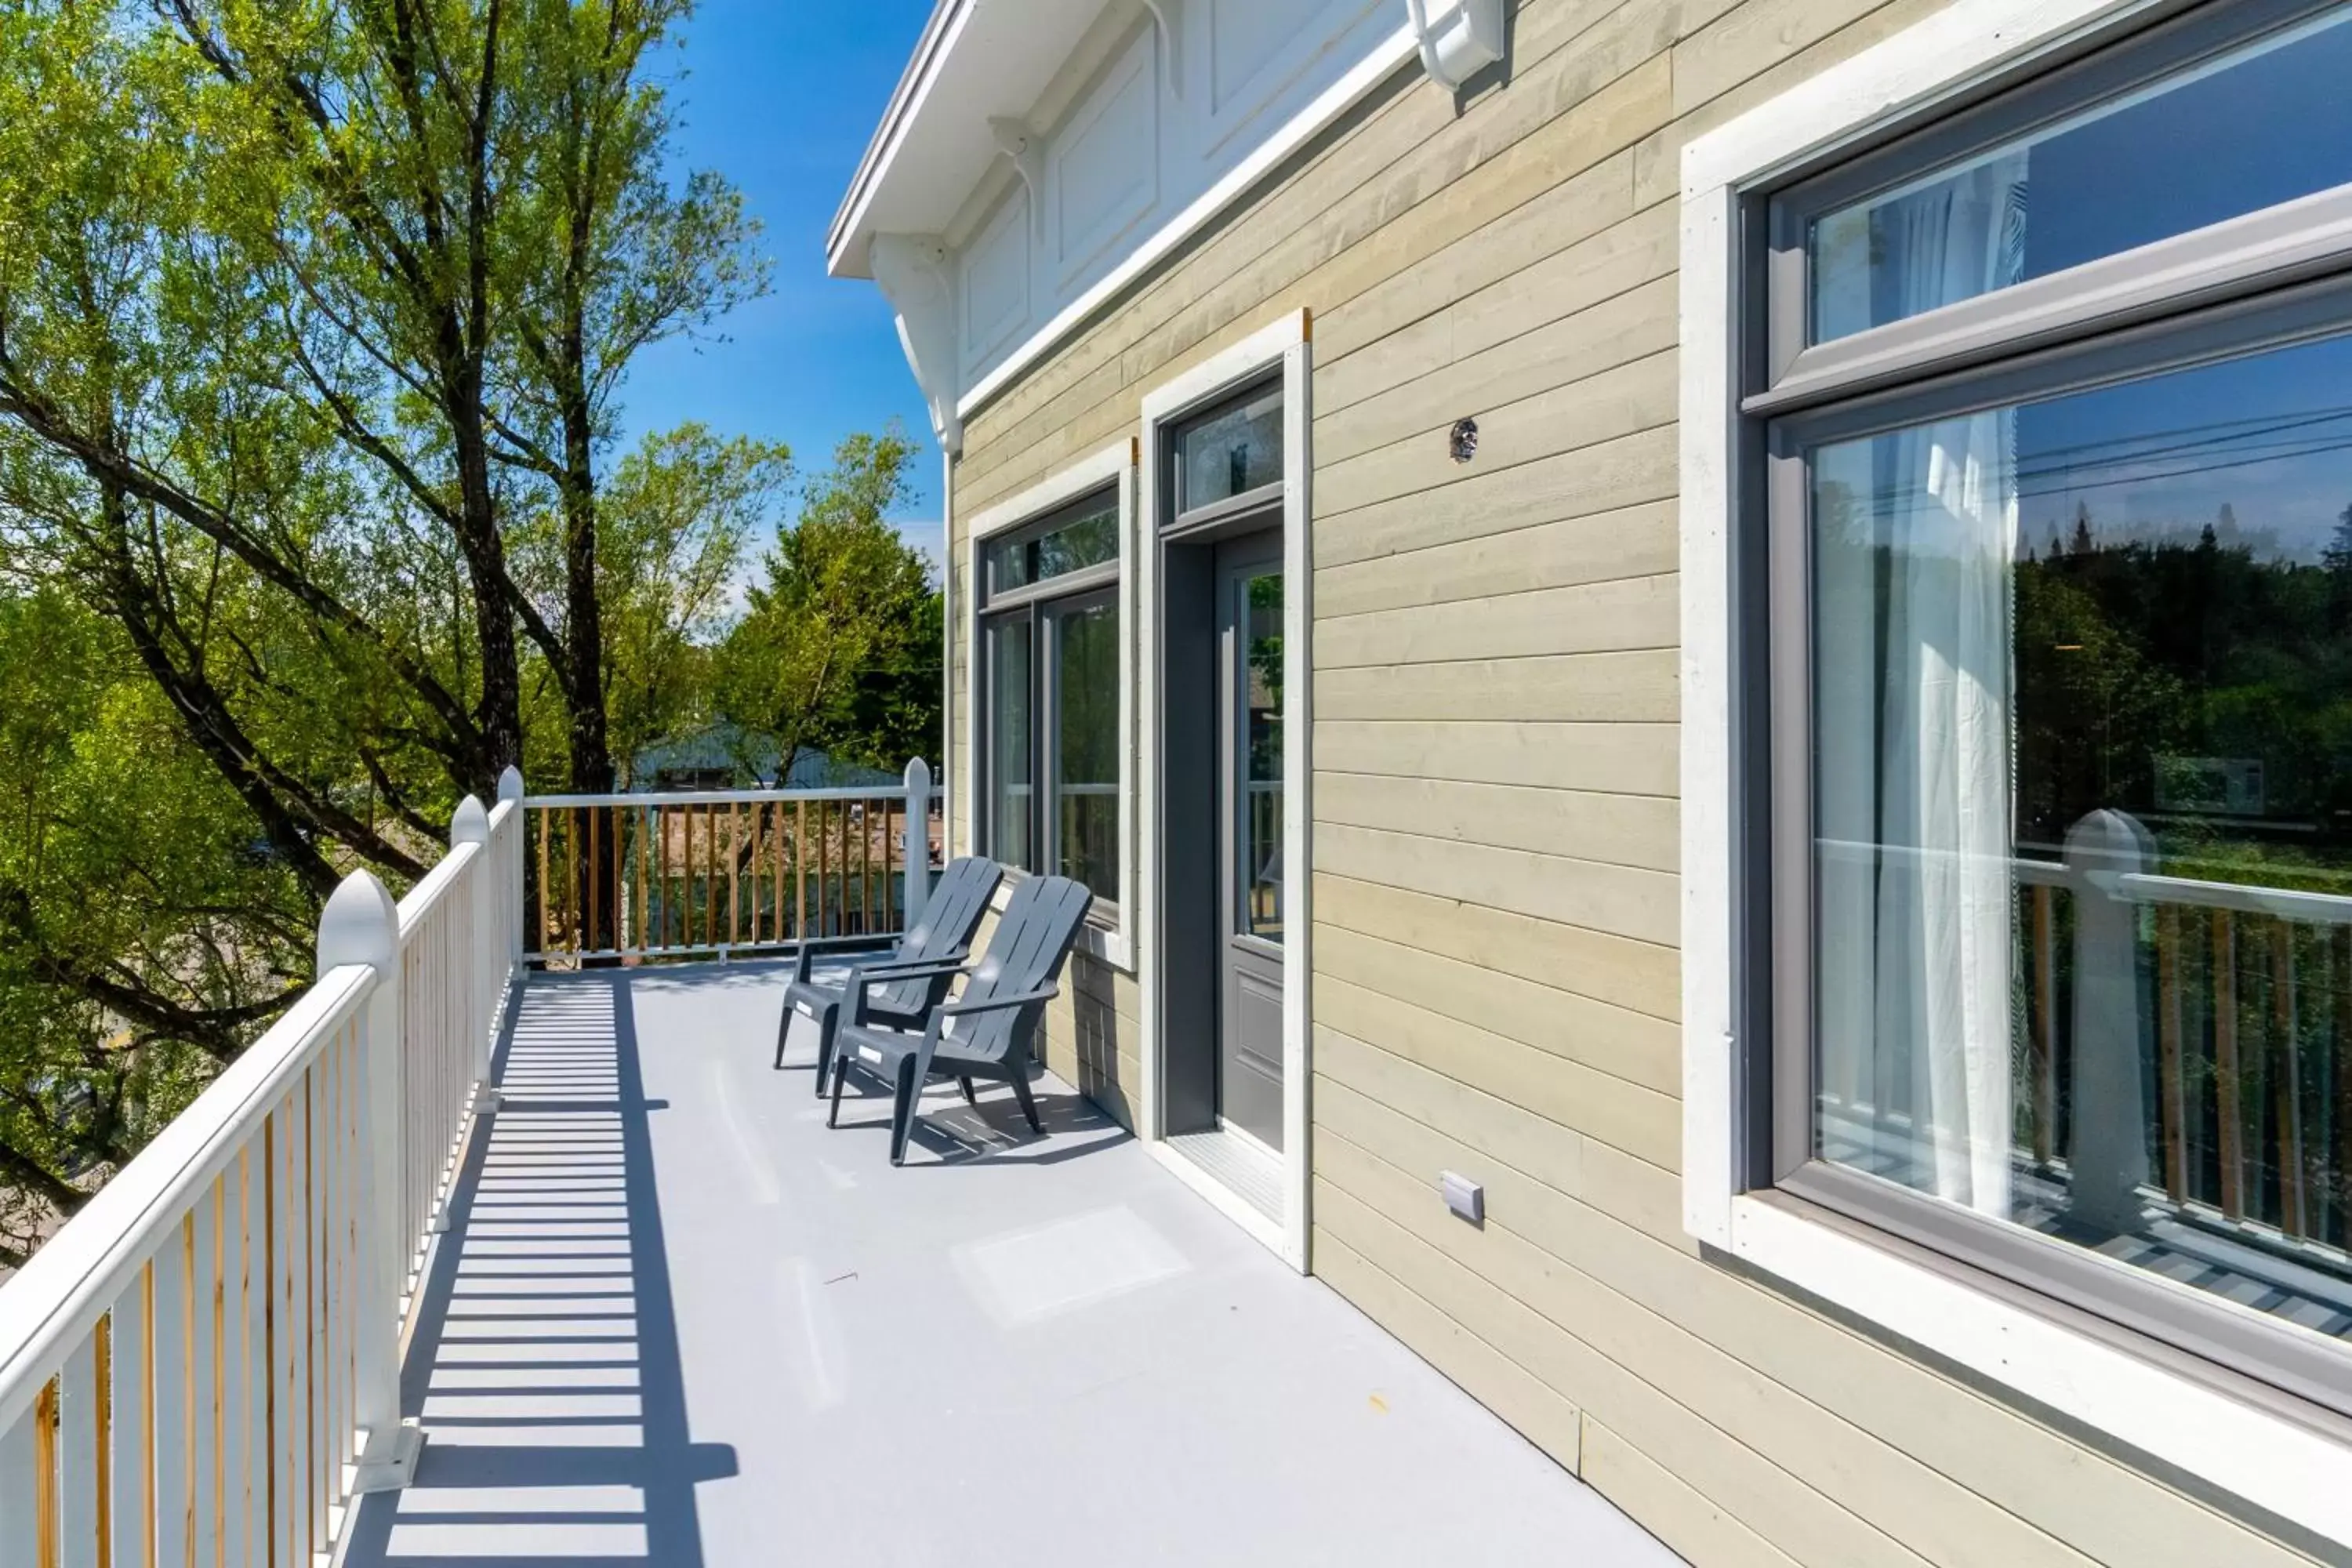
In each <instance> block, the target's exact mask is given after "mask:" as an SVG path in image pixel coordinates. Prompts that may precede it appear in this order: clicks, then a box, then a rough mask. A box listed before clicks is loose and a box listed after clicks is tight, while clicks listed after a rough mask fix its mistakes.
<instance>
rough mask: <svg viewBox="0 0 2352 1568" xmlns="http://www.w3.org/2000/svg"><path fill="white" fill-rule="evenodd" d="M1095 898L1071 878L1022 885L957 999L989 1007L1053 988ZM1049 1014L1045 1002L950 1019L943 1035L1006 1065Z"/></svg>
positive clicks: (967, 1050) (1036, 879)
mask: <svg viewBox="0 0 2352 1568" xmlns="http://www.w3.org/2000/svg"><path fill="white" fill-rule="evenodd" d="M1094 897H1095V896H1094V894H1092V893H1090V892H1088V891H1087V888H1086V885H1085V884H1084V883H1082V882H1075V881H1072V880H1071V879H1069V878H1067V877H1031V878H1028V879H1025V880H1024V881H1023V882H1022V883H1021V885H1020V886H1019V887H1017V888H1015V889H1013V897H1012V898H1011V899H1010V900H1006V902H1005V906H1004V913H1003V915H1002V916H1000V917H999V918H998V920H997V922H996V929H995V930H994V931H992V932H990V933H989V938H988V951H987V952H985V953H984V954H982V957H981V961H980V963H979V966H978V967H977V968H975V969H974V970H973V971H972V973H971V979H970V980H968V981H966V982H965V983H964V988H963V993H962V994H961V995H960V996H958V997H957V998H956V1000H957V1001H958V1002H985V1001H987V1000H989V999H990V998H991V997H994V996H1017V995H1019V994H1022V993H1023V992H1026V991H1041V990H1043V989H1045V987H1046V986H1047V985H1049V984H1053V982H1054V980H1055V977H1056V976H1057V975H1059V974H1060V973H1061V972H1062V964H1063V963H1064V962H1065V961H1066V960H1067V959H1068V957H1069V956H1070V949H1071V948H1072V947H1074V946H1076V944H1077V940H1078V928H1079V927H1080V926H1081V925H1083V924H1085V923H1086V918H1087V906H1088V905H1090V904H1092V903H1093V902H1094ZM1044 1014H1045V1004H1044V1003H1043V1002H1030V1003H1026V1004H1024V1005H1022V1006H1019V1007H1008V1008H1006V1009H1004V1010H1003V1012H997V1013H978V1014H971V1015H966V1016H960V1017H954V1018H950V1019H949V1020H948V1021H947V1024H946V1026H945V1027H944V1028H943V1029H942V1031H941V1032H942V1034H943V1035H944V1037H946V1038H948V1039H951V1040H953V1041H954V1042H955V1046H956V1049H957V1050H959V1051H962V1052H965V1053H967V1054H969V1055H971V1056H976V1057H991V1058H997V1059H999V1060H1002V1059H1003V1058H1004V1057H1005V1056H1006V1055H1007V1054H1008V1053H1010V1052H1011V1051H1013V1049H1014V1048H1015V1047H1022V1048H1025V1047H1027V1044H1028V1042H1029V1040H1030V1038H1031V1037H1032V1036H1033V1035H1034V1033H1035V1031H1036V1027H1037V1020H1038V1019H1039V1018H1040V1017H1041V1016H1043V1015H1044Z"/></svg>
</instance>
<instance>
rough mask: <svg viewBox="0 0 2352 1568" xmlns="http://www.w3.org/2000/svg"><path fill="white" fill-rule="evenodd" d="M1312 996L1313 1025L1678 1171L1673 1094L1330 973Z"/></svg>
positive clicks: (1677, 1109) (1678, 1115) (1678, 1110)
mask: <svg viewBox="0 0 2352 1568" xmlns="http://www.w3.org/2000/svg"><path fill="white" fill-rule="evenodd" d="M1315 992H1316V995H1315V1016H1316V1021H1317V1022H1318V1024H1319V1025H1321V1026H1322V1027H1324V1028H1325V1029H1328V1030H1336V1031H1337V1032H1339V1034H1342V1035H1347V1036H1349V1037H1353V1038H1354V1039H1357V1040H1360V1041H1361V1042H1363V1043H1364V1044H1366V1045H1369V1046H1372V1047H1377V1048H1379V1049H1381V1050H1385V1051H1387V1052H1388V1053H1390V1054H1391V1056H1396V1057H1401V1058H1403V1059H1405V1060H1406V1061H1409V1062H1412V1063H1414V1064H1415V1065H1417V1066H1420V1067H1423V1068H1428V1069H1429V1070H1430V1071H1431V1072H1434V1073H1440V1074H1443V1075H1444V1076H1445V1077H1447V1078H1450V1079H1453V1080H1454V1082H1456V1083H1458V1084H1462V1085H1464V1086H1465V1087H1467V1088H1471V1089H1477V1090H1479V1091H1480V1092H1482V1093H1485V1094H1487V1095H1491V1096H1493V1097H1494V1098H1495V1099H1496V1100H1505V1101H1507V1102H1508V1103H1510V1104H1512V1105H1517V1106H1523V1107H1525V1108H1526V1109H1527V1110H1531V1111H1533V1112H1535V1113H1536V1114H1537V1115H1538V1116H1541V1117H1543V1118H1544V1119H1545V1120H1547V1121H1556V1122H1558V1123H1559V1124H1560V1125H1561V1126H1563V1127H1571V1128H1574V1129H1575V1130H1577V1131H1580V1132H1581V1133H1583V1134H1584V1135H1585V1137H1586V1138H1588V1139H1598V1140H1600V1141H1601V1142H1603V1143H1607V1144H1609V1145H1611V1146H1612V1148H1617V1149H1622V1150H1623V1151H1624V1152H1626V1153H1628V1154H1632V1155H1634V1156H1636V1157H1637V1158H1640V1159H1643V1160H1647V1161H1649V1162H1650V1163H1652V1164H1654V1165H1660V1166H1664V1167H1665V1168H1666V1169H1668V1170H1673V1169H1677V1168H1678V1166H1679V1161H1680V1158H1681V1149H1682V1107H1681V1105H1680V1103H1679V1102H1677V1101H1676V1100H1675V1099H1674V1098H1673V1097H1672V1096H1671V1095H1664V1094H1660V1093H1659V1092H1658V1091H1657V1090H1655V1089H1643V1087H1642V1086H1641V1085H1639V1084H1636V1083H1633V1082H1630V1081H1628V1080H1627V1079H1621V1078H1618V1077H1616V1076H1614V1075H1613V1074H1610V1073H1605V1072H1601V1071H1600V1070H1598V1069H1597V1068H1589V1067H1586V1066H1584V1065H1583V1064H1582V1063H1581V1062H1577V1061H1573V1060H1570V1058H1565V1057H1559V1056H1555V1055H1553V1054H1552V1053H1551V1052H1549V1051H1547V1050H1544V1049H1542V1048H1541V1047H1536V1046H1528V1045H1522V1044H1521V1043H1520V1042H1518V1041H1517V1040H1512V1039H1507V1038H1505V1037H1502V1036H1500V1035H1496V1034H1490V1033H1488V1032H1487V1031H1486V1030H1485V1029H1479V1028H1474V1027H1472V1026H1469V1025H1466V1024H1463V1023H1460V1022H1458V1021H1456V1020H1454V1019H1452V1018H1448V1017H1446V1016H1444V1015H1442V1014H1438V1013H1433V1012H1431V1011H1429V1010H1428V1009H1426V1008H1423V1007H1415V1006H1412V1005H1410V1004H1407V1003H1402V1002H1399V1001H1397V1000H1395V999H1394V998H1392V997H1388V996H1383V995H1381V994H1380V993H1379V992H1377V991H1370V990H1367V989H1365V988H1364V987H1362V986H1360V985H1351V984H1349V983H1347V982H1346V981H1343V980H1340V979H1339V978H1338V977H1337V976H1336V975H1330V974H1318V975H1317V977H1316V982H1315Z"/></svg>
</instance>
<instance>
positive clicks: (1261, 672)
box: [1235, 570, 1282, 942]
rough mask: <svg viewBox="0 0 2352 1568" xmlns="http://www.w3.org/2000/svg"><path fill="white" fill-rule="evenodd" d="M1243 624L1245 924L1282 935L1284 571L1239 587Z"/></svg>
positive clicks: (1255, 931)
mask: <svg viewBox="0 0 2352 1568" xmlns="http://www.w3.org/2000/svg"><path fill="white" fill-rule="evenodd" d="M1238 588H1239V593H1240V595H1241V603H1240V605H1238V606H1237V610H1238V620H1239V624H1240V626H1241V628H1242V632H1241V637H1242V655H1243V657H1242V670H1241V681H1242V692H1241V731H1242V732H1241V733H1240V734H1239V735H1238V736H1236V737H1235V745H1236V750H1237V751H1238V752H1240V755H1239V756H1238V757H1237V758H1236V761H1237V763H1239V771H1240V773H1241V774H1242V780H1241V783H1242V802H1241V814H1242V836H1241V837H1242V864H1241V876H1240V879H1239V882H1240V887H1241V889H1242V908H1241V911H1240V912H1241V929H1242V931H1244V932H1245V933H1247V934H1248V935H1251V936H1259V937H1264V938H1265V939H1266V940H1267V941H1269V942H1280V941H1281V940H1282V574H1281V572H1280V571H1279V570H1276V571H1270V572H1263V573H1260V574H1256V575H1255V576H1250V577H1244V578H1243V579H1242V581H1241V583H1240V584H1239V585H1238Z"/></svg>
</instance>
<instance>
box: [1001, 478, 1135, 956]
mask: <svg viewBox="0 0 2352 1568" xmlns="http://www.w3.org/2000/svg"><path fill="white" fill-rule="evenodd" d="M1106 510H1108V512H1109V514H1110V515H1111V516H1112V518H1113V519H1115V520H1116V519H1117V518H1118V515H1119V502H1118V486H1117V485H1116V484H1111V485H1106V486H1102V487H1099V488H1097V489H1091V490H1088V491H1087V493H1086V494H1085V495H1082V496H1080V497H1078V498H1077V499H1076V500H1071V501H1067V502H1065V503H1064V504H1063V505H1061V506H1057V507H1055V509H1054V510H1051V511H1049V512H1046V513H1045V514H1044V515H1043V516H1040V517H1038V518H1035V519H1033V520H1032V521H1028V522H1024V523H1023V524H1021V525H1020V526H1019V527H1018V528H1013V529H1007V530H1006V531H1003V532H1002V533H996V534H991V535H989V536H988V537H986V538H984V539H982V540H980V541H979V542H977V547H976V548H975V549H974V551H973V568H974V569H973V577H974V579H975V589H976V592H975V595H974V603H973V605H972V650H971V651H972V658H973V661H974V662H975V664H976V665H977V666H978V668H979V679H978V680H977V682H976V683H975V685H974V691H975V693H976V694H977V696H978V697H979V699H980V700H978V701H977V702H975V703H974V704H973V705H972V706H973V715H972V719H973V735H972V745H973V747H974V751H973V753H972V754H973V761H974V772H975V774H976V775H977V778H978V781H979V790H978V793H979V795H980V799H979V801H978V802H977V803H976V810H975V812H974V815H973V821H974V823H975V825H976V826H977V827H978V830H979V832H978V837H979V846H980V852H981V853H982V854H983V855H988V856H992V857H996V858H999V859H1000V860H1002V856H1001V855H999V854H998V849H997V845H998V843H999V841H1000V840H999V837H998V823H997V810H996V804H997V799H998V791H997V787H996V786H997V760H996V748H995V746H994V744H993V743H992V742H993V735H992V730H993V728H994V725H995V714H996V693H997V679H998V674H999V672H998V670H997V668H996V661H995V659H994V658H992V656H991V654H990V652H989V648H990V641H989V632H990V630H991V629H992V627H994V626H1002V625H1003V624H1005V623H1007V622H1010V621H1025V622H1026V623H1027V624H1028V626H1029V666H1030V669H1029V693H1028V696H1029V702H1030V710H1029V777H1030V779H1031V781H1032V782H1031V785H1030V796H1029V831H1030V840H1029V841H1030V843H1031V845H1032V846H1033V847H1034V850H1035V858H1036V860H1037V865H1036V866H1034V867H1027V866H1015V865H1013V864H1012V863H1011V862H1009V861H1006V862H1004V868H1005V870H1006V871H1007V872H1008V873H1010V874H1012V875H1013V876H1014V877H1022V876H1029V875H1034V874H1037V873H1038V872H1039V871H1040V870H1041V869H1045V868H1050V867H1051V864H1052V860H1053V857H1054V853H1055V849H1054V847H1055V844H1056V843H1057V842H1058V841H1059V840H1058V837H1057V835H1058V831H1059V828H1060V826H1061V825H1060V824H1059V823H1058V822H1057V821H1056V820H1055V816H1056V812H1057V806H1058V800H1059V795H1058V793H1057V791H1056V788H1055V773H1054V772H1053V771H1050V770H1057V769H1058V768H1059V767H1060V765H1061V738H1060V733H1059V730H1060V715H1061V710H1062V694H1061V691H1060V689H1059V684H1058V682H1059V678H1058V676H1057V675H1056V673H1055V663H1056V660H1055V654H1056V653H1057V651H1058V642H1059V629H1060V625H1061V622H1062V620H1063V618H1064V617H1066V616H1069V615H1071V614H1073V613H1075V612H1077V611H1081V610H1087V609H1092V608H1094V607H1096V606H1097V605H1105V604H1108V605H1109V606H1110V608H1111V613H1112V614H1113V615H1114V616H1117V615H1118V614H1119V596H1118V579H1119V557H1118V555H1113V556H1112V557H1111V558H1110V559H1109V560H1108V561H1099V562H1097V563H1095V564H1093V565H1091V566H1082V567H1080V568H1078V569H1077V570H1076V571H1075V572H1065V573H1063V574H1061V575H1059V576H1055V577H1046V578H1043V579H1040V580H1038V581H1036V582H1033V583H1024V584H1020V585H1019V586H1018V587H1013V588H1004V589H998V588H997V587H996V586H995V584H994V576H993V569H992V564H991V559H990V557H991V555H992V552H994V551H995V550H997V549H999V548H1001V547H1003V546H1006V545H1019V544H1024V543H1027V542H1030V541H1032V540H1035V539H1040V538H1043V537H1045V535H1047V534H1050V533H1054V532H1056V531H1059V530H1061V529H1062V528H1064V527H1066V526H1067V525H1068V524H1070V523H1072V522H1075V521H1077V520H1078V519H1080V518H1083V517H1092V516H1097V515H1099V514H1101V513H1103V512H1104V511H1106ZM1120 635H1121V636H1124V635H1125V631H1124V628H1122V629H1121V633H1120ZM1124 874H1125V868H1124V866H1122V867H1121V875H1122V877H1123V876H1124ZM1119 894H1120V897H1118V898H1117V899H1107V898H1104V897H1102V896H1101V895H1100V894H1097V895H1096V897H1095V901H1094V904H1093V905H1092V907H1091V908H1090V910H1088V919H1089V920H1090V921H1093V922H1094V923H1096V924H1097V925H1107V926H1116V925H1117V924H1118V921H1119V918H1120V914H1119V911H1120V909H1121V907H1122V906H1123V904H1124V902H1125V899H1126V894H1127V889H1126V888H1125V887H1124V886H1122V887H1121V888H1120V889H1119Z"/></svg>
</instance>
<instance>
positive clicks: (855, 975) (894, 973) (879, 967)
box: [842, 959, 971, 1025]
mask: <svg viewBox="0 0 2352 1568" xmlns="http://www.w3.org/2000/svg"><path fill="white" fill-rule="evenodd" d="M970 968H971V965H970V964H964V963H956V962H954V961H953V960H951V959H940V960H938V961H937V962H935V963H877V964H876V965H875V966H874V967H873V968H871V969H867V968H865V967H863V966H861V967H858V968H855V969H852V970H851V971H850V972H849V978H848V979H847V980H846V981H845V982H844V983H843V985H842V994H843V995H845V996H846V997H847V998H848V999H849V1019H850V1022H852V1023H854V1024H859V1025H864V1024H866V1023H870V1022H871V1021H872V1020H870V1019H869V1018H867V1017H866V990H867V988H868V987H870V986H875V985H880V984H887V982H889V981H893V980H907V979H911V978H913V977H915V976H917V975H922V974H962V973H966V972H967V971H968V970H969V969H970Z"/></svg>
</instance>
